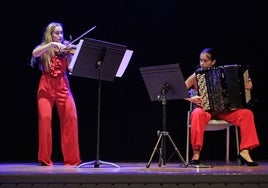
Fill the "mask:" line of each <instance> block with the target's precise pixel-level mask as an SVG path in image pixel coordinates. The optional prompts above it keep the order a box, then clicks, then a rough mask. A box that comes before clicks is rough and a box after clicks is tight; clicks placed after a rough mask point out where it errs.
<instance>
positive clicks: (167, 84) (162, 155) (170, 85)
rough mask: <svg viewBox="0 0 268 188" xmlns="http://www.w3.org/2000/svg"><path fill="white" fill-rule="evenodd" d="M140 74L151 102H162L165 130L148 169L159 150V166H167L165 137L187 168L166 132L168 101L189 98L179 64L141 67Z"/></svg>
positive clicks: (159, 135)
mask: <svg viewBox="0 0 268 188" xmlns="http://www.w3.org/2000/svg"><path fill="white" fill-rule="evenodd" d="M140 72H141V74H142V77H143V80H144V82H145V85H146V88H147V90H148V93H149V95H150V99H151V101H160V102H162V113H163V114H162V118H163V119H162V120H163V121H162V123H163V130H162V131H157V135H158V137H159V138H158V140H157V142H156V145H155V147H154V150H153V153H152V155H151V157H150V160H149V162H148V163H147V165H146V167H147V168H149V167H150V164H151V161H152V159H153V156H154V154H155V151H156V150H157V149H159V150H158V151H159V164H158V166H159V167H160V166H161V164H164V165H165V164H166V143H165V139H164V138H165V137H168V139H169V141H170V142H171V144H172V145H173V147H174V149H175V151H176V153H177V154H178V156H179V158H180V159H181V161H182V162H183V163H184V166H185V167H187V166H188V164H187V163H186V162H185V160H184V159H183V157H182V155H181V153H180V151H179V150H178V149H177V146H176V144H175V143H174V141H173V140H172V138H171V136H170V135H169V132H167V131H166V128H167V125H166V105H167V100H173V99H184V98H187V97H189V94H188V91H187V88H186V86H185V82H184V78H183V75H182V73H181V69H180V66H179V64H169V65H159V66H151V67H141V68H140ZM160 141H161V147H160V148H158V145H159V143H160Z"/></svg>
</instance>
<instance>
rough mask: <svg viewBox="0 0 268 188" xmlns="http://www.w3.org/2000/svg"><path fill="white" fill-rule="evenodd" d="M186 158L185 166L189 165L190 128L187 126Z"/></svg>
mask: <svg viewBox="0 0 268 188" xmlns="http://www.w3.org/2000/svg"><path fill="white" fill-rule="evenodd" d="M186 134H187V135H186V137H187V140H186V158H185V161H186V163H187V164H189V150H190V127H189V126H188V125H187V133H186Z"/></svg>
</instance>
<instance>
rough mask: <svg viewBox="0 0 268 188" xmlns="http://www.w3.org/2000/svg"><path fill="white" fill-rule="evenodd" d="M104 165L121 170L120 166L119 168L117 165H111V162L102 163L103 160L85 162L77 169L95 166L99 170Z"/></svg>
mask: <svg viewBox="0 0 268 188" xmlns="http://www.w3.org/2000/svg"><path fill="white" fill-rule="evenodd" d="M102 164H103V165H110V166H113V167H115V168H120V166H118V165H117V164H114V163H111V162H106V161H102V160H99V161H91V162H85V163H82V164H80V165H78V166H77V168H80V167H84V166H89V165H94V168H99V166H100V165H102Z"/></svg>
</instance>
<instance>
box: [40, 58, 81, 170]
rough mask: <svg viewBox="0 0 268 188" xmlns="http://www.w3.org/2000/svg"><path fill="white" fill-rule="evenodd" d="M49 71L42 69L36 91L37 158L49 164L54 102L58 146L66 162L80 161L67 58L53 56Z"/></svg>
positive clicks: (74, 107) (67, 163) (75, 163)
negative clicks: (57, 128)
mask: <svg viewBox="0 0 268 188" xmlns="http://www.w3.org/2000/svg"><path fill="white" fill-rule="evenodd" d="M51 64H52V65H51V68H50V72H45V71H43V73H42V76H41V78H40V82H39V88H38V93H37V105H38V129H39V132H38V135H39V148H38V161H39V162H40V163H43V164H45V165H48V166H51V165H53V162H52V161H51V154H52V127H51V124H52V109H53V106H54V105H56V108H57V110H58V115H59V120H60V135H61V149H62V154H63V160H64V164H65V165H77V164H79V163H81V160H80V152H79V143H78V120H77V112H76V105H75V102H74V99H73V96H72V93H71V90H70V86H69V81H68V78H67V75H66V70H67V58H66V57H58V56H53V57H52V58H51Z"/></svg>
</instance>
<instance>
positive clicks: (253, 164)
mask: <svg viewBox="0 0 268 188" xmlns="http://www.w3.org/2000/svg"><path fill="white" fill-rule="evenodd" d="M238 160H240V161H241V164H242V165H243V164H246V165H248V166H258V163H256V162H254V161H252V162H250V161H247V160H246V159H245V158H244V157H242V155H240V154H239V155H238Z"/></svg>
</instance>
